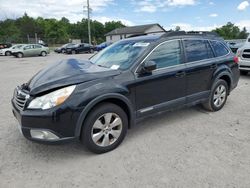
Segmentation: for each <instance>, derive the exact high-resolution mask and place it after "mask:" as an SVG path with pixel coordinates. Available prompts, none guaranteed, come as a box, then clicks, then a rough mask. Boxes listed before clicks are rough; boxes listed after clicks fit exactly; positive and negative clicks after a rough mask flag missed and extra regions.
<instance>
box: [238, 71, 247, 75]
mask: <svg viewBox="0 0 250 188" xmlns="http://www.w3.org/2000/svg"><path fill="white" fill-rule="evenodd" d="M240 74H241V75H247V74H248V71H245V70H241V71H240Z"/></svg>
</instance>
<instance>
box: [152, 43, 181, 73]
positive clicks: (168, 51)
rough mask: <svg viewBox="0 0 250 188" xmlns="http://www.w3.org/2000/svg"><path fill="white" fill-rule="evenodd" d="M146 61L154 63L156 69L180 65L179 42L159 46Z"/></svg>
mask: <svg viewBox="0 0 250 188" xmlns="http://www.w3.org/2000/svg"><path fill="white" fill-rule="evenodd" d="M147 61H154V62H155V63H156V65H157V69H159V68H164V67H169V66H174V65H178V64H181V49H180V42H179V41H177V40H175V41H169V42H166V43H164V44H162V45H160V46H159V47H158V48H156V49H155V50H154V51H153V53H152V54H151V55H150V56H149V57H148V58H147Z"/></svg>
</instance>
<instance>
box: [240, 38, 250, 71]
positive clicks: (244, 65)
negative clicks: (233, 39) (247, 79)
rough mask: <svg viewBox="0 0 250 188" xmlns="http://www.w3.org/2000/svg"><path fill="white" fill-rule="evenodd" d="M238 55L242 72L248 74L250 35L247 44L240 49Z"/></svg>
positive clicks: (249, 65)
mask: <svg viewBox="0 0 250 188" xmlns="http://www.w3.org/2000/svg"><path fill="white" fill-rule="evenodd" d="M237 56H238V58H239V69H240V73H241V74H242V75H247V74H248V72H250V35H249V37H248V38H247V40H246V42H245V44H244V45H243V46H242V47H241V48H239V49H238V51H237Z"/></svg>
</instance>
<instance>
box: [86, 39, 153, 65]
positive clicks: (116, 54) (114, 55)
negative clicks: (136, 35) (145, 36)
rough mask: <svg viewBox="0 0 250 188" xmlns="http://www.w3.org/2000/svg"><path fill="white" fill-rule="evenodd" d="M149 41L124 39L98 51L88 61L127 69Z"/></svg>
mask: <svg viewBox="0 0 250 188" xmlns="http://www.w3.org/2000/svg"><path fill="white" fill-rule="evenodd" d="M149 44H150V41H145V40H143V41H138V40H137V41H132V40H125V41H120V42H117V43H114V44H113V45H111V46H109V47H107V48H105V49H104V50H103V51H101V52H99V53H98V54H96V55H95V56H93V57H92V58H90V61H91V62H92V63H94V64H97V65H99V66H102V67H107V68H111V69H120V70H125V69H128V68H129V67H130V66H131V65H132V64H133V63H134V62H135V60H136V59H137V58H138V57H140V55H141V54H142V53H143V52H144V51H145V49H146V48H147V47H148V46H149Z"/></svg>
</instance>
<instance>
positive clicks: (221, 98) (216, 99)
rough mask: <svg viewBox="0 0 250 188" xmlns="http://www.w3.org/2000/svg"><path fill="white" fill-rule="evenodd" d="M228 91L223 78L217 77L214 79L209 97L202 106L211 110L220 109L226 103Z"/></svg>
mask: <svg viewBox="0 0 250 188" xmlns="http://www.w3.org/2000/svg"><path fill="white" fill-rule="evenodd" d="M228 93H229V91H228V84H227V82H226V81H225V80H222V79H219V80H217V81H215V83H214V84H213V86H212V90H211V94H210V96H209V99H208V101H207V102H205V103H203V107H204V108H205V109H206V110H209V111H212V112H216V111H219V110H221V109H222V108H223V107H224V105H225V104H226V101H227V97H228ZM216 95H217V96H216Z"/></svg>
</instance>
